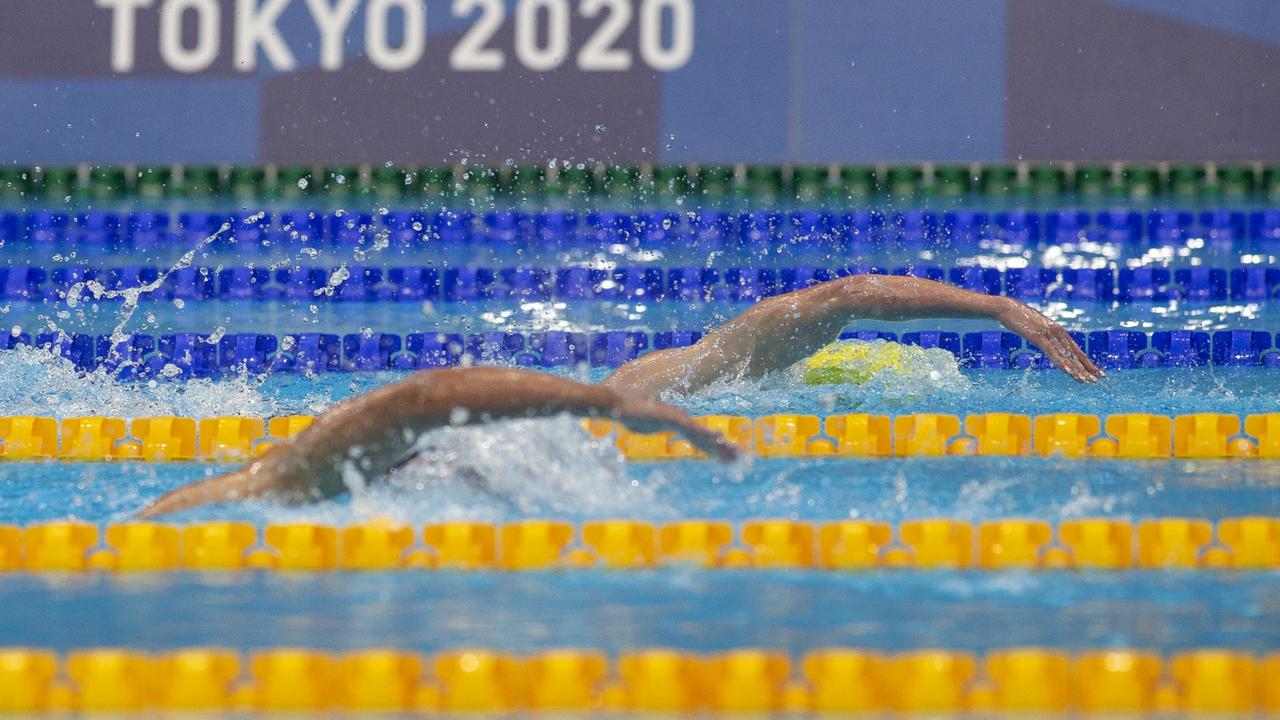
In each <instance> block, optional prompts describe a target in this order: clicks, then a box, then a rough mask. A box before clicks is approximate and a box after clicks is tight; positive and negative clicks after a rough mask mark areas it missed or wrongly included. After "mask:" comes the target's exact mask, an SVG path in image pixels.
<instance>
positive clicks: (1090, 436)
mask: <svg viewBox="0 0 1280 720" xmlns="http://www.w3.org/2000/svg"><path fill="white" fill-rule="evenodd" d="M694 420H695V421H696V422H698V423H700V424H702V425H704V426H706V427H709V428H711V429H714V430H716V431H717V432H719V433H721V434H723V435H724V436H725V437H726V438H728V439H729V441H731V442H733V443H734V444H736V445H737V446H738V447H740V448H741V449H742V450H743V451H745V452H747V453H753V454H756V455H760V456H762V457H780V458H785V457H810V458H820V457H890V456H897V457H929V456H946V455H984V456H1033V455H1034V456H1040V457H1067V458H1082V457H1094V458H1120V459H1134V460H1137V459H1157V458H1171V457H1173V458H1201V459H1220V458H1259V457H1260V458H1280V413H1264V414H1256V415H1249V416H1247V417H1245V418H1244V422H1243V423H1242V422H1241V418H1240V417H1239V416H1237V415H1229V414H1222V413H1196V414H1191V415H1178V416H1175V417H1171V416H1168V415H1151V414H1145V413H1128V414H1117V415H1109V416H1106V417H1105V418H1103V417H1100V416H1097V415H1083V414H1076V413H1059V414H1054V415H1037V416H1035V417H1032V416H1030V415H1019V414H1015V413H998V412H993V413H981V414H975V415H968V416H966V417H963V418H961V417H960V416H956V415H946V414H931V413H917V414H912V415H899V416H897V417H893V418H891V417H889V416H887V415H870V414H849V415H831V416H828V417H825V418H821V417H818V416H817V415H790V414H783V415H767V416H764V417H760V418H755V419H752V418H748V417H742V416H733V415H705V416H701V417H697V418H694ZM313 421H314V418H312V417H310V416H303V415H294V416H283V417H276V418H272V419H271V420H270V421H269V422H264V421H263V420H261V419H258V418H246V417H212V418H203V419H200V420H196V419H194V418H184V417H145V418H136V419H133V420H126V419H124V418H113V417H68V418H63V419H62V420H61V421H59V420H57V419H55V418H52V417H39V416H31V415H26V416H11V417H0V458H2V459H5V460H47V459H52V458H61V459H64V460H89V461H102V460H151V461H158V462H172V461H182V460H193V459H201V460H213V461H237V460H244V459H247V458H251V457H255V456H257V455H260V454H262V453H263V452H265V451H266V450H269V449H270V448H272V447H274V446H275V444H276V443H278V442H279V441H281V440H284V439H287V438H289V437H292V436H293V435H296V434H297V433H299V432H301V431H303V430H305V429H306V428H307V427H309V426H310V425H311V423H312V422H313ZM583 422H584V426H585V427H586V429H587V431H588V432H590V433H591V434H592V435H594V436H596V437H597V438H611V439H612V441H613V442H615V443H616V444H617V446H618V449H619V451H621V452H622V454H623V456H624V457H626V458H627V459H629V460H676V459H693V458H698V457H703V456H702V455H701V454H700V453H699V452H698V451H697V450H696V449H694V448H693V446H692V445H690V444H689V443H688V441H686V440H683V439H681V438H679V437H678V436H676V435H675V434H673V433H670V432H662V433H652V434H640V433H634V432H631V431H629V430H627V429H626V428H625V427H624V426H622V425H620V424H618V423H615V422H613V421H611V420H603V419H590V420H585V421H583Z"/></svg>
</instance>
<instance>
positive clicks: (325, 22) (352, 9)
mask: <svg viewBox="0 0 1280 720" xmlns="http://www.w3.org/2000/svg"><path fill="white" fill-rule="evenodd" d="M359 4H360V0H338V4H337V5H336V6H334V5H330V4H329V2H328V0H307V7H308V8H310V9H311V17H312V18H314V19H315V21H316V29H318V30H319V31H320V67H321V68H323V69H325V70H341V69H342V41H343V37H344V35H346V32H347V26H348V25H350V24H351V18H353V17H355V14H356V6H357V5H359Z"/></svg>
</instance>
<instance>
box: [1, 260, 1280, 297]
mask: <svg viewBox="0 0 1280 720" xmlns="http://www.w3.org/2000/svg"><path fill="white" fill-rule="evenodd" d="M867 273H878V274H892V275H911V276H916V277H923V278H928V279H931V280H937V281H939V282H949V283H951V284H953V285H956V286H959V287H962V288H965V289H967V290H972V291H974V292H980V293H985V294H989V295H1005V296H1008V297H1014V298H1018V299H1020V300H1025V301H1028V302H1035V301H1045V300H1049V301H1071V302H1107V303H1113V302H1119V303H1142V302H1168V301H1174V300H1176V301H1188V302H1218V301H1227V300H1230V301H1234V302H1247V303H1263V302H1269V301H1271V300H1273V299H1275V298H1276V297H1280V268H1275V267H1269V266H1264V265H1246V266H1239V267H1230V268H1228V267H1201V266H1197V267H1184V268H1168V267H1142V268H1121V269H1119V270H1115V269H1110V268H1102V269H1072V268H1068V269H1051V268H1042V267H1026V268H1015V269H1006V270H998V269H995V268H981V267H951V268H943V267H935V266H900V267H876V266H872V265H846V266H837V267H823V266H817V265H797V266H792V267H785V268H770V267H750V266H741V267H729V268H722V269H713V268H706V267H696V266H656V265H635V266H623V267H617V268H614V269H610V270H604V269H595V268H588V267H581V266H560V267H544V266H533V265H525V266H511V267H483V266H474V265H463V266H453V267H443V268H437V267H428V266H424V265H410V266H397V267H374V266H367V265H350V266H346V267H345V268H342V269H341V271H340V268H338V267H333V266H291V267H286V268H277V269H275V270H270V269H267V268H262V267H226V268H221V269H219V268H213V267H186V268H179V269H176V270H174V271H172V272H171V273H169V274H168V275H167V276H166V277H165V278H164V281H163V282H162V283H160V284H159V286H158V287H156V289H154V290H152V291H149V292H146V293H143V294H142V298H143V299H151V300H182V301H184V302H192V301H195V302H198V301H206V300H234V301H242V300H259V301H305V302H308V303H313V302H323V301H329V300H332V301H354V302H423V301H433V302H469V301H473V300H491V299H498V300H504V299H505V300H518V301H524V302H549V301H553V300H565V301H574V300H603V301H620V302H626V301H634V302H651V301H656V300H664V299H666V300H677V301H680V302H752V301H755V300H759V299H761V298H764V297H770V296H772V295H778V294H781V293H786V292H791V291H793V290H798V289H800V288H804V287H808V286H810V285H814V284H817V283H820V282H825V281H828V280H832V279H834V278H837V277H842V276H846V275H858V274H867ZM160 276H161V268H159V267H156V266H151V265H124V266H119V267H92V266H56V267H32V266H10V267H0V300H9V301H20V302H21V301H61V300H65V299H67V297H68V295H69V294H71V295H75V296H76V299H78V300H103V299H111V298H110V297H108V296H100V297H97V298H95V287H97V288H100V289H101V290H106V291H108V292H109V293H110V292H114V293H116V295H115V298H116V299H119V298H120V297H121V295H120V294H119V293H120V291H123V290H127V289H130V288H140V287H149V286H152V285H154V284H155V283H156V282H157V280H158V279H159V278H160Z"/></svg>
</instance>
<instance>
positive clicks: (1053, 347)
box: [996, 298, 1106, 383]
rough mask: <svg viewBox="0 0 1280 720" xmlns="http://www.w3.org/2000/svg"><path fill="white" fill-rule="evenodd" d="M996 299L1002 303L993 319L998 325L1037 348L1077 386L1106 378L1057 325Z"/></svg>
mask: <svg viewBox="0 0 1280 720" xmlns="http://www.w3.org/2000/svg"><path fill="white" fill-rule="evenodd" d="M1000 299H1001V300H1004V301H1006V305H1005V307H1004V308H1002V309H1001V310H1000V312H999V313H998V314H997V315H996V319H997V320H999V321H1000V324H1001V325H1004V326H1005V327H1006V328H1008V329H1009V331H1010V332H1014V333H1017V334H1018V335H1021V336H1022V338H1023V339H1024V340H1026V341H1027V342H1028V343H1030V344H1032V345H1035V346H1036V347H1037V348H1039V349H1040V351H1041V352H1043V353H1044V354H1045V356H1047V357H1048V358H1049V359H1050V360H1052V361H1053V364H1054V365H1056V366H1058V368H1059V369H1061V370H1062V371H1063V372H1065V373H1067V374H1068V375H1070V376H1071V377H1073V378H1075V379H1076V380H1079V381H1080V382H1090V383H1091V382H1097V381H1099V380H1101V379H1102V378H1104V377H1106V373H1104V372H1102V370H1100V369H1099V368H1098V366H1097V365H1095V364H1094V363H1093V361H1092V360H1090V359H1089V356H1088V355H1086V354H1085V353H1084V350H1081V349H1080V346H1079V345H1077V344H1076V341H1075V340H1072V339H1071V335H1069V334H1068V333H1067V331H1066V330H1064V329H1063V328H1062V326H1061V325H1059V324H1058V323H1056V322H1054V321H1052V320H1050V319H1049V318H1047V317H1045V316H1044V315H1042V314H1040V313H1039V312H1037V311H1036V310H1035V309H1034V308H1031V307H1028V306H1027V305H1025V304H1024V303H1021V302H1018V301H1017V300H1014V299H1013V298H1000Z"/></svg>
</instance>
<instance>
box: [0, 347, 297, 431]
mask: <svg viewBox="0 0 1280 720" xmlns="http://www.w3.org/2000/svg"><path fill="white" fill-rule="evenodd" d="M0 378H2V379H0V407H3V408H5V410H4V412H5V414H7V415H55V416H58V417H77V416H91V415H103V414H108V415H112V416H115V417H149V416H166V415H178V416H184V417H196V418H203V417H217V416H224V415H245V416H250V417H268V416H270V415H274V414H276V412H277V409H278V408H277V406H276V402H275V401H274V400H272V399H271V398H269V397H267V396H266V395H263V394H262V393H261V392H259V390H258V389H257V387H256V384H257V383H256V382H255V381H253V380H251V379H250V378H248V377H240V378H232V379H228V380H222V381H217V382H215V381H212V380H188V381H186V382H183V383H181V384H179V383H172V382H158V381H152V382H148V383H139V384H124V383H120V382H117V381H116V380H114V379H112V377H111V375H110V374H109V373H107V372H106V371H105V370H102V369H99V370H95V371H93V372H89V373H83V372H80V371H78V370H76V368H75V366H74V365H73V364H72V363H71V362H70V361H68V360H65V359H63V358H60V357H57V356H55V355H52V354H50V353H49V352H48V351H46V350H43V349H36V348H30V347H24V346H19V347H17V348H14V349H13V350H8V351H6V352H2V353H0Z"/></svg>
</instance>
